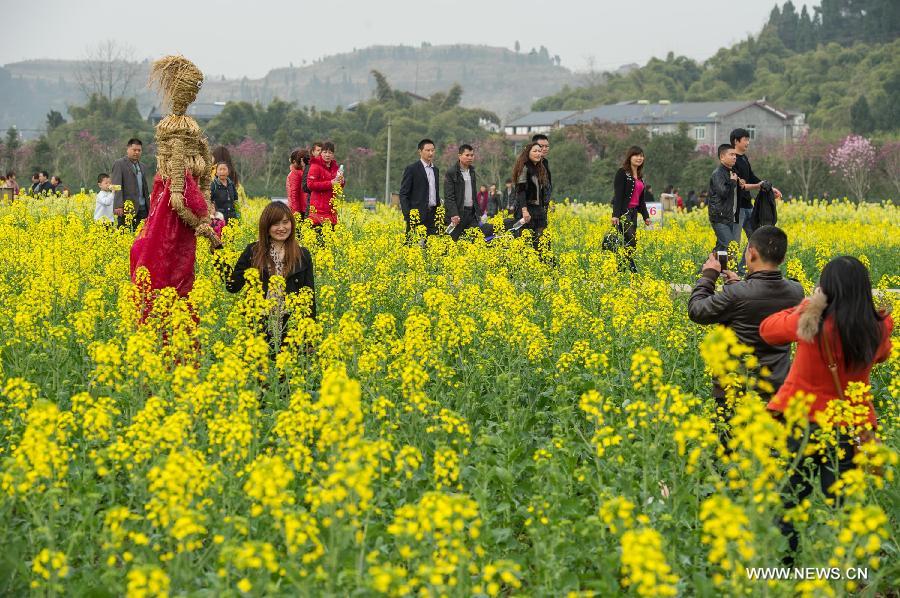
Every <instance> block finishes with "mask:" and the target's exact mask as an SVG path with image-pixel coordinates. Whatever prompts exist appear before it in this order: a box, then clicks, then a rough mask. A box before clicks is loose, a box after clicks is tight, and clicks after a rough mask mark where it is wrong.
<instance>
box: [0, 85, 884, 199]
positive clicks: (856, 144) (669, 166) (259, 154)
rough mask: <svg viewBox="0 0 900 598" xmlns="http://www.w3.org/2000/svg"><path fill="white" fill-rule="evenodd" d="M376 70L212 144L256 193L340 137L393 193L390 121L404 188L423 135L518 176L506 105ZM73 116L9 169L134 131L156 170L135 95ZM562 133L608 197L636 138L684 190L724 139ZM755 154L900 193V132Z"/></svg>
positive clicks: (564, 159)
mask: <svg viewBox="0 0 900 598" xmlns="http://www.w3.org/2000/svg"><path fill="white" fill-rule="evenodd" d="M373 76H374V77H375V80H376V92H375V97H373V98H372V99H370V100H368V101H365V102H362V103H360V104H358V105H357V106H356V107H355V108H354V109H353V110H341V109H338V110H335V111H317V110H315V109H313V108H306V107H298V106H296V105H294V104H292V103H288V102H283V101H280V100H275V101H273V102H271V103H270V104H268V105H267V106H265V107H264V106H261V105H259V104H250V103H247V102H233V103H229V104H228V105H227V106H226V107H225V109H224V110H223V111H222V113H221V114H220V115H219V116H217V117H216V118H215V119H214V120H212V121H211V122H210V123H209V124H208V126H207V127H206V132H207V134H208V136H209V137H210V140H211V142H212V143H213V144H222V145H226V146H227V147H229V149H230V150H231V154H232V156H233V158H234V161H235V164H236V167H237V169H238V171H239V173H240V175H241V179H242V183H243V184H244V186H245V188H246V189H247V191H248V193H250V194H252V195H268V196H279V195H283V193H284V180H285V176H286V174H287V172H288V168H289V156H290V153H291V151H292V150H294V149H295V148H298V147H308V146H309V145H311V143H312V142H313V141H315V140H326V139H330V140H333V141H334V142H335V143H336V144H337V158H338V160H339V161H340V162H342V163H344V165H345V169H346V171H347V173H348V176H347V179H348V196H350V197H357V198H360V197H366V196H370V197H382V196H383V193H384V168H385V161H386V150H387V135H388V124H389V123H390V128H391V139H392V154H391V165H390V172H391V174H392V188H393V190H396V188H397V186H398V185H399V180H398V179H399V173H400V172H402V169H403V167H404V166H405V165H406V164H407V163H409V162H411V161H412V160H414V159H415V157H416V152H415V150H416V144H417V143H418V141H419V139H421V138H423V137H430V138H432V139H434V140H435V141H436V142H437V143H438V148H439V154H438V156H439V157H438V162H439V165H440V166H442V167H446V166H448V165H450V164H451V163H452V162H453V161H454V160H455V159H456V150H457V148H458V146H459V144H460V143H470V144H472V145H474V146H475V149H476V154H477V159H478V162H477V168H478V171H479V173H480V174H479V179H480V180H481V181H483V182H485V183H486V184H490V183H497V184H502V183H503V182H504V181H505V180H506V179H507V178H509V176H510V174H511V172H510V171H511V169H512V164H513V161H514V159H515V151H516V149H517V146H516V145H515V144H514V143H513V142H511V141H510V140H508V139H507V138H505V137H504V136H503V135H500V134H496V133H491V132H489V131H488V130H487V129H486V128H485V127H484V126H483V125H484V124H485V123H490V122H496V121H497V117H496V116H495V115H493V114H492V113H490V112H486V111H483V110H474V109H467V108H462V107H460V106H459V102H460V99H461V97H462V94H463V90H462V88H461V87H459V86H458V85H454V86H453V87H451V88H450V89H449V90H447V91H443V92H438V93H435V94H433V95H432V96H431V97H430V98H428V100H427V101H424V102H423V101H420V100H417V99H416V98H414V97H412V96H410V95H409V94H406V93H404V92H401V91H397V90H395V89H393V88H392V87H391V86H390V84H389V82H388V81H387V79H386V78H385V77H383V76H382V75H381V74H380V73H378V72H373ZM69 118H70V119H71V120H70V121H67V120H66V118H65V117H64V116H63V115H62V114H60V113H59V112H56V111H51V112H50V113H49V114H48V115H47V123H46V127H47V133H46V134H45V135H43V136H42V137H41V138H40V139H38V140H36V141H34V142H31V143H28V144H24V145H23V144H22V143H21V142H20V141H19V139H18V135H17V134H16V131H14V130H10V131H8V132H7V135H6V139H5V142H4V143H3V144H2V146H0V158H2V160H3V162H4V168H6V169H14V170H17V171H18V172H20V173H23V174H26V175H27V174H28V173H30V172H32V171H34V170H37V169H46V170H48V171H50V172H51V173H53V174H58V175H60V176H61V177H62V179H63V182H64V184H67V185H68V186H69V187H70V188H71V189H76V190H77V189H78V188H80V187H82V186H83V187H86V188H91V187H93V186H94V185H95V181H96V175H97V174H98V173H99V172H108V171H109V168H110V165H111V164H112V162H113V161H114V160H115V159H117V158H119V157H120V156H122V155H123V152H124V145H125V141H126V140H127V139H128V138H130V137H133V136H137V137H140V138H142V139H144V141H145V145H144V154H145V160H144V163H145V164H146V165H147V166H148V167H149V168H150V169H151V171H152V169H153V168H154V167H155V146H154V144H153V142H152V140H153V128H152V126H151V125H150V124H149V123H147V122H146V121H144V120H142V119H141V117H140V114H139V113H138V109H137V104H136V102H135V101H134V99H126V98H116V99H112V100H111V99H109V98H108V97H105V96H100V95H94V96H92V98H91V100H90V101H89V102H88V103H87V104H85V105H84V106H75V107H71V108H70V109H69ZM551 141H552V143H553V149H552V155H551V163H552V166H553V174H554V186H555V190H556V195H557V197H558V198H560V199H561V198H564V197H572V198H578V199H581V200H585V201H608V200H609V199H610V197H611V195H612V179H613V176H614V174H615V171H616V169H617V168H619V166H620V165H621V164H620V163H621V160H622V156H624V154H625V150H626V148H627V147H628V146H629V145H640V146H642V147H643V148H644V149H645V151H646V154H647V158H648V163H647V180H648V182H649V183H650V184H652V185H653V186H654V188H655V189H656V190H657V192H659V191H660V190H662V188H663V187H665V186H666V185H676V186H678V187H679V188H680V189H681V190H682V191H684V192H686V191H688V190H690V189H696V190H697V191H700V190H703V189H705V188H706V186H707V184H708V180H709V174H710V172H711V170H712V169H713V167H714V165H715V158H714V157H713V153H714V148H711V147H701V148H700V149H699V150H698V149H697V148H696V146H695V142H694V140H693V139H692V138H690V137H689V135H688V131H687V128H686V127H684V128H682V130H680V131H679V132H677V133H674V134H667V135H656V136H652V137H651V136H650V134H649V133H648V132H647V131H646V130H645V129H643V128H634V129H632V128H629V127H627V126H625V125H616V124H609V123H594V124H586V125H578V126H572V127H567V128H565V129H561V130H558V131H555V132H553V134H552V135H551ZM752 158H753V161H754V165H755V167H756V169H757V171H758V172H759V173H761V174H763V175H764V176H766V177H768V178H769V179H771V180H773V181H775V182H776V183H777V184H778V185H779V187H780V188H781V189H782V190H783V191H784V192H785V193H787V194H792V195H796V196H803V197H807V198H809V197H818V196H822V195H823V194H824V193H825V192H828V193H829V194H830V195H831V196H836V195H848V196H851V197H854V198H867V199H868V198H874V199H884V198H889V197H897V194H898V192H900V188H898V185H900V183H898V176H900V163H898V162H900V143H898V142H896V141H891V140H890V139H881V140H878V141H875V142H873V141H871V140H870V139H867V138H865V137H861V136H855V135H853V136H849V137H847V138H846V139H843V138H842V137H841V136H837V135H833V134H822V135H820V134H816V135H811V136H809V137H806V138H804V139H802V140H798V141H797V142H795V143H792V144H789V145H788V146H776V147H771V148H765V147H754V148H752ZM22 180H24V179H22Z"/></svg>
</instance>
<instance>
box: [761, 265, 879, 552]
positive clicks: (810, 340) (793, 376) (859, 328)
mask: <svg viewBox="0 0 900 598" xmlns="http://www.w3.org/2000/svg"><path fill="white" fill-rule="evenodd" d="M893 328H894V321H893V320H892V319H891V316H890V315H889V314H888V313H887V311H880V312H879V311H877V310H876V309H875V304H874V302H873V300H872V283H871V280H870V279H869V271H868V270H867V269H866V267H865V266H864V265H863V264H862V262H860V261H859V260H858V259H856V258H854V257H848V256H842V257H837V258H835V259H833V260H831V261H830V262H829V263H828V265H826V266H825V268H824V269H823V270H822V276H821V277H820V278H819V288H817V289H816V292H815V293H814V294H813V296H812V298H811V299H807V300H805V301H803V303H801V304H800V305H798V306H797V307H792V308H790V309H786V310H784V311H780V312H778V313H775V314H772V315H771V316H769V317H768V318H766V319H765V320H763V321H762V323H761V324H760V327H759V334H760V336H761V337H762V339H763V340H764V341H766V342H767V343H769V344H770V345H783V344H786V343H792V342H796V343H797V354H796V356H795V357H794V363H793V364H792V365H791V370H790V372H789V373H788V375H787V378H786V379H785V381H784V384H783V385H782V386H781V388H780V389H779V390H778V392H777V393H776V394H775V396H774V397H773V398H772V400H771V401H769V405H768V407H769V409H770V410H772V411H776V412H784V411H787V410H788V409H790V405H791V403H792V402H793V401H795V400H799V399H798V398H797V396H796V395H797V393H799V392H804V393H809V394H812V395H814V397H815V399H814V400H813V402H812V405H811V406H810V409H809V416H808V417H809V421H810V426H809V436H807V437H806V438H801V439H796V438H794V437H793V435H792V436H791V437H790V438H789V439H788V448H789V449H790V451H791V452H793V453H797V452H799V451H801V450H802V448H803V446H804V445H805V444H806V442H807V441H808V439H809V438H810V437H812V436H813V435H814V434H815V433H816V431H817V430H818V429H819V427H820V426H819V424H818V421H820V420H819V419H818V418H821V417H822V416H823V415H825V413H824V412H825V411H826V409H828V407H829V404H830V403H832V402H834V401H842V400H845V397H846V388H847V384H848V383H850V382H858V383H862V384H865V385H868V384H869V373H870V372H871V371H872V366H873V365H874V364H876V363H880V362H882V361H885V360H886V359H887V358H888V356H889V355H890V353H891V331H892V330H893ZM829 353H830V357H831V359H830V360H829V357H828V356H829ZM829 361H830V363H831V365H832V368H829ZM832 369H834V370H835V371H836V373H837V378H838V382H835V380H834V375H833V374H832ZM838 386H840V388H838ZM843 411H844V412H845V413H846V412H847V411H851V412H854V414H855V416H851V417H848V418H847V419H850V420H853V421H842V422H834V423H835V424H838V423H840V424H848V425H852V426H855V427H856V428H857V430H859V429H862V430H863V432H861V433H859V436H860V440H861V441H864V440H871V439H872V437H873V435H874V430H875V427H876V425H877V419H876V416H875V408H874V407H873V405H872V401H871V398H870V397H863V400H862V402H860V403H856V404H852V406H851V407H850V409H846V408H845V409H844V410H843ZM836 427H837V426H836ZM813 442H814V441H813ZM838 442H839V449H840V450H838V451H836V454H837V457H838V459H837V463H834V462H833V460H832V459H828V458H825V459H823V458H821V457H820V456H818V455H816V456H814V458H812V459H806V460H805V461H804V462H803V463H800V464H799V465H798V467H797V469H795V470H794V471H792V472H791V477H790V480H789V487H788V488H787V490H786V494H785V496H784V498H783V503H784V507H785V509H791V508H793V507H795V506H796V505H798V504H800V503H801V502H802V501H803V500H804V499H805V498H807V497H808V496H809V495H810V494H811V493H812V489H813V487H812V483H811V480H812V479H813V478H815V477H818V478H819V482H820V484H821V488H822V492H823V493H824V494H825V495H826V496H827V497H829V498H833V497H834V494H833V493H832V491H831V487H832V485H833V484H834V482H835V481H836V480H837V479H838V478H840V475H841V473H842V472H844V471H846V470H848V469H851V468H853V466H854V465H853V454H854V451H855V446H854V444H855V440H854V439H851V438H849V437H848V436H847V435H846V434H840V436H839V438H838ZM829 454H833V451H832V449H829V450H828V452H827V453H826V455H825V456H826V457H827V456H828V455H829ZM823 461H824V462H823ZM779 526H780V527H781V530H782V533H783V534H784V535H785V536H786V537H787V538H788V543H789V545H790V554H789V556H788V557H787V558H786V561H785V562H786V563H788V564H791V563H792V560H793V554H794V553H795V552H796V550H797V544H798V537H797V532H796V531H795V530H794V527H793V525H792V524H791V523H789V522H785V521H780V522H779Z"/></svg>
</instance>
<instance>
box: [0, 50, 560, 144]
mask: <svg viewBox="0 0 900 598" xmlns="http://www.w3.org/2000/svg"><path fill="white" fill-rule="evenodd" d="M135 66H136V71H137V72H136V73H135V76H134V85H132V88H131V89H130V90H129V93H127V94H125V95H126V96H135V97H136V98H137V100H138V105H139V106H140V108H141V112H143V113H147V112H148V111H149V109H150V107H151V105H152V104H153V103H154V102H155V94H153V93H152V92H151V91H150V90H148V89H147V88H146V85H145V83H146V81H147V75H148V73H149V66H150V65H149V61H145V62H143V63H141V64H139V65H135ZM80 68H83V63H81V62H80V61H77V60H29V61H25V62H18V63H13V64H7V65H5V66H4V67H0V97H3V100H4V101H3V102H2V105H0V129H5V128H7V127H9V126H11V125H16V126H18V127H19V129H20V130H28V129H35V130H37V129H40V128H41V127H42V126H43V121H44V119H45V117H46V114H47V113H48V112H49V111H50V110H51V109H52V110H57V111H59V112H60V113H62V114H64V115H65V113H66V110H67V106H69V105H73V104H82V103H84V101H85V99H86V97H85V94H84V93H83V91H82V90H81V89H80V88H79V85H78V81H77V74H78V70H79V69H80ZM373 69H375V70H378V71H380V72H382V73H384V75H385V76H386V77H388V78H389V79H390V80H391V82H392V84H393V85H394V86H395V87H396V88H397V89H400V90H404V91H410V92H415V93H417V94H419V95H422V96H430V95H432V94H433V93H435V92H438V91H442V90H446V89H448V88H450V87H451V86H452V85H453V84H454V83H458V84H459V85H461V86H462V88H463V89H464V90H465V93H464V95H463V97H462V105H463V106H470V107H478V108H483V109H486V110H490V111H492V112H494V113H496V114H498V115H499V116H501V117H506V116H509V115H511V114H521V113H522V112H526V111H528V109H529V106H530V105H531V103H532V102H534V101H535V100H537V99H539V98H541V97H543V96H546V95H549V94H553V93H556V92H558V91H559V90H560V89H562V87H563V86H564V85H566V84H570V85H571V84H575V83H576V81H577V79H578V76H577V75H575V74H574V73H573V72H572V71H570V70H568V69H566V68H564V67H562V66H560V60H559V57H558V56H551V54H550V52H549V51H548V50H547V48H545V47H543V46H541V47H539V48H528V49H524V48H523V49H521V51H519V52H516V51H513V50H509V49H506V48H498V47H491V46H474V45H445V46H432V45H429V44H423V45H422V46H419V47H412V46H373V47H369V48H365V49H361V50H354V51H352V52H347V53H344V54H336V55H333V56H327V57H325V58H322V59H319V60H316V61H315V62H313V63H311V64H292V65H290V66H288V67H284V68H277V69H274V70H271V71H270V72H269V73H268V74H267V75H266V76H265V77H262V78H261V79H249V78H246V77H245V78H242V79H224V78H222V77H214V76H211V77H209V78H208V79H207V81H206V82H205V83H204V86H203V90H202V91H201V94H200V98H199V100H200V101H202V102H214V101H226V100H243V101H249V102H260V103H262V104H264V105H265V104H268V103H269V102H271V101H272V100H273V99H274V98H279V99H281V100H285V101H288V102H295V103H296V104H297V105H299V106H315V107H316V108H317V109H319V110H332V109H334V108H336V107H339V106H347V105H348V104H351V103H353V102H357V101H360V100H365V99H368V98H371V97H372V92H373V91H374V90H375V81H374V80H373V79H372V77H371V76H370V72H371V71H372V70H373Z"/></svg>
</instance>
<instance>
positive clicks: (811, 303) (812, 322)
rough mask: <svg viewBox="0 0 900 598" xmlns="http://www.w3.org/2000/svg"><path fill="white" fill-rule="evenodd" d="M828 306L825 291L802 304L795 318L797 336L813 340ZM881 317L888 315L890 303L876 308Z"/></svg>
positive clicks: (809, 340) (804, 339) (807, 340)
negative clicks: (801, 308)
mask: <svg viewBox="0 0 900 598" xmlns="http://www.w3.org/2000/svg"><path fill="white" fill-rule="evenodd" d="M827 307H828V298H827V297H826V296H825V293H816V294H814V295H813V296H812V297H810V298H809V300H808V301H807V302H806V303H805V304H804V306H803V313H801V314H800V318H799V319H798V320H797V336H798V337H799V338H800V340H803V341H806V342H808V343H811V342H813V340H814V339H815V338H816V335H817V334H818V333H819V324H820V323H821V322H822V314H824V313H825V308H827ZM878 312H879V314H881V316H882V317H884V316H887V315H890V313H891V304H890V303H885V304H884V305H883V306H881V307H880V308H879V310H878Z"/></svg>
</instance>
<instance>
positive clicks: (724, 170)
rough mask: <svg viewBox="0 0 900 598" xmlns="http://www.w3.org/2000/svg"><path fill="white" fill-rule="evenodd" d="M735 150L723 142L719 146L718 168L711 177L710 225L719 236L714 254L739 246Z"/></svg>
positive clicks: (739, 230)
mask: <svg viewBox="0 0 900 598" xmlns="http://www.w3.org/2000/svg"><path fill="white" fill-rule="evenodd" d="M736 158H737V156H736V154H735V153H734V148H733V147H731V146H730V145H728V144H727V143H724V144H722V145H720V146H719V165H718V166H717V167H716V169H715V170H714V171H713V173H712V176H711V177H710V178H709V200H708V204H707V210H708V213H709V222H710V224H712V228H713V232H715V233H716V247H715V251H721V250H728V246H729V245H731V243H732V241H733V242H735V243H737V244H738V245H740V243H741V225H740V211H739V210H738V197H737V192H738V176H737V174H735V172H734V170H733V168H734V162H735V160H736Z"/></svg>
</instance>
